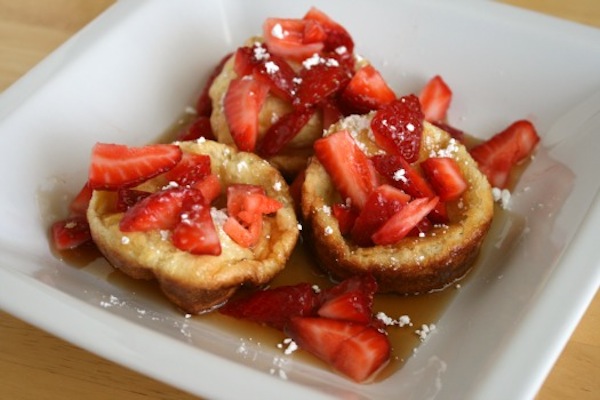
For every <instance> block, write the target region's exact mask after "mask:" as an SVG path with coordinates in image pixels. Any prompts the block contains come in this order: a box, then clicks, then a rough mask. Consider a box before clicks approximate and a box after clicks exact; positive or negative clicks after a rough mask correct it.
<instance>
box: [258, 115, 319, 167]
mask: <svg viewBox="0 0 600 400" xmlns="http://www.w3.org/2000/svg"><path fill="white" fill-rule="evenodd" d="M315 111H316V110H315V109H314V108H300V109H297V110H293V111H291V112H289V113H287V114H285V115H284V116H283V117H281V118H279V119H278V120H277V122H275V123H274V124H273V125H271V127H270V128H269V129H268V130H267V132H266V133H265V136H263V138H262V140H261V142H260V144H259V146H258V148H257V150H256V152H257V154H259V155H260V156H262V157H263V158H268V157H272V156H274V155H275V154H277V153H279V152H280V151H281V150H282V149H283V148H284V147H285V145H286V144H288V143H289V142H290V141H291V140H292V139H294V137H296V135H297V134H298V133H299V132H300V130H302V128H303V127H304V126H305V125H306V124H307V123H308V121H309V120H310V118H311V117H312V116H313V115H314V113H315Z"/></svg>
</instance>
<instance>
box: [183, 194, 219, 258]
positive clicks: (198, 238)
mask: <svg viewBox="0 0 600 400" xmlns="http://www.w3.org/2000/svg"><path fill="white" fill-rule="evenodd" d="M194 197H195V196H194ZM198 197H202V196H201V195H200V196H198ZM202 200H203V199H202ZM180 215H181V221H180V222H179V223H178V224H177V225H176V226H175V228H174V229H173V233H172V235H171V241H172V242H173V245H174V246H175V247H177V248H178V249H179V250H183V251H187V252H189V253H192V254H195V255H213V256H218V255H220V254H221V241H220V240H219V235H218V233H217V230H216V229H215V224H214V222H213V220H212V217H211V215H210V206H209V205H208V204H204V203H203V202H201V201H198V200H197V199H192V198H190V197H188V198H186V199H184V202H183V207H182V212H181V214H180Z"/></svg>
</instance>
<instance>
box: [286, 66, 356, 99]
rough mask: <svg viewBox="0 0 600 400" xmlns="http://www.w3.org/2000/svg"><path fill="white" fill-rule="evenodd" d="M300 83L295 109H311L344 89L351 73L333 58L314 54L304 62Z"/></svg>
mask: <svg viewBox="0 0 600 400" xmlns="http://www.w3.org/2000/svg"><path fill="white" fill-rule="evenodd" d="M302 64H303V66H304V67H303V68H302V69H301V70H300V73H299V77H300V83H299V85H298V90H297V92H296V97H295V98H294V101H293V105H294V106H295V107H311V106H314V105H317V104H318V103H320V102H321V101H323V100H325V99H326V98H328V97H330V96H332V95H334V94H335V93H337V92H338V91H339V90H341V89H343V88H344V87H346V85H347V84H348V82H349V81H350V79H351V77H352V75H351V72H350V71H349V70H348V69H347V68H346V67H345V66H344V65H343V64H340V62H339V61H338V60H337V59H336V58H333V57H322V56H320V55H319V54H314V55H313V56H312V57H310V58H307V59H306V60H304V62H303V63H302Z"/></svg>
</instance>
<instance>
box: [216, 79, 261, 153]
mask: <svg viewBox="0 0 600 400" xmlns="http://www.w3.org/2000/svg"><path fill="white" fill-rule="evenodd" d="M268 91H269V86H267V85H265V84H263V83H261V82H258V81H257V80H255V79H251V78H237V79H233V80H232V81H231V82H230V83H229V88H228V89H227V92H226V93H225V98H224V100H223V109H224V113H225V119H226V120H227V125H228V126H229V131H230V133H231V137H232V138H233V141H234V142H235V145H236V146H237V147H238V149H240V150H242V151H254V147H255V146H256V140H257V137H258V114H259V112H260V110H261V108H262V106H263V103H264V101H265V99H266V97H267V93H268Z"/></svg>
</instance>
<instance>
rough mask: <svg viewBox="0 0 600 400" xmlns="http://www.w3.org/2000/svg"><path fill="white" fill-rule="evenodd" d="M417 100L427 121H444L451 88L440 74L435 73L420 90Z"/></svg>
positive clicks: (448, 105) (450, 96) (450, 97)
mask: <svg viewBox="0 0 600 400" xmlns="http://www.w3.org/2000/svg"><path fill="white" fill-rule="evenodd" d="M419 101H420V102H421V110H423V114H424V115H425V119H426V120H427V121H430V122H439V121H444V120H445V119H446V113H447V112H448V108H449V107H450V102H451V101H452V90H451V89H450V87H449V86H448V85H447V84H446V82H444V80H443V79H442V77H441V76H439V75H436V76H434V77H433V78H431V80H429V82H427V84H426V85H425V87H423V89H422V90H421V93H420V94H419Z"/></svg>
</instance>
